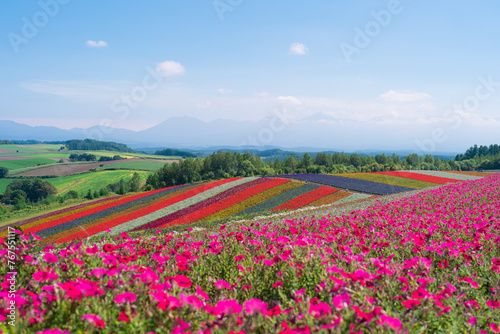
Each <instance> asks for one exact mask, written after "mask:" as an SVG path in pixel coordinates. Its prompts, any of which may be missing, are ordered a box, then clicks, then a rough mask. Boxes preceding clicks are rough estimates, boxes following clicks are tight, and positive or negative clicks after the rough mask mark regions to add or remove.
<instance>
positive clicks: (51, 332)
mask: <svg viewBox="0 0 500 334" xmlns="http://www.w3.org/2000/svg"><path fill="white" fill-rule="evenodd" d="M36 334H71V333H70V332H68V331H62V330H60V329H59V328H54V329H45V330H43V331H40V332H36Z"/></svg>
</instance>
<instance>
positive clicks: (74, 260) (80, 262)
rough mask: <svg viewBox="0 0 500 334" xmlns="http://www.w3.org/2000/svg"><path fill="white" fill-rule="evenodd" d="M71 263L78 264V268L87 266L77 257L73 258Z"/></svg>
mask: <svg viewBox="0 0 500 334" xmlns="http://www.w3.org/2000/svg"><path fill="white" fill-rule="evenodd" d="M71 261H73V263H74V264H76V265H77V266H83V265H84V264H85V263H84V262H83V261H82V260H80V259H77V258H76V257H75V258H73V259H72V260H71Z"/></svg>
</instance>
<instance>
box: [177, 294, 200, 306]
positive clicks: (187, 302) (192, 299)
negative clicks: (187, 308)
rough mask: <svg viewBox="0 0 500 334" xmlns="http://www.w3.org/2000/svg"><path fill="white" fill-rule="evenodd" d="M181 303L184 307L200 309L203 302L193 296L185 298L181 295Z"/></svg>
mask: <svg viewBox="0 0 500 334" xmlns="http://www.w3.org/2000/svg"><path fill="white" fill-rule="evenodd" d="M179 296H180V299H181V302H182V303H183V304H184V305H191V306H193V307H195V308H202V307H203V302H202V301H201V300H199V299H198V298H196V297H195V296H186V295H184V294H183V293H180V294H179Z"/></svg>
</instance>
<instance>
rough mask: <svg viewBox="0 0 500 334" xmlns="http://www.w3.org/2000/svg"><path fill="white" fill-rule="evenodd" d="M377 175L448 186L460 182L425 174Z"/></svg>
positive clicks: (395, 173)
mask: <svg viewBox="0 0 500 334" xmlns="http://www.w3.org/2000/svg"><path fill="white" fill-rule="evenodd" d="M377 174H384V175H392V176H399V177H404V178H408V179H413V180H418V181H425V182H432V183H437V184H446V183H449V182H451V183H453V182H457V181H458V180H455V179H450V178H444V177H438V176H431V175H424V174H418V173H411V172H377Z"/></svg>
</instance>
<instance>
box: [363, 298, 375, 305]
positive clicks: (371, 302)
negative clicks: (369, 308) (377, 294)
mask: <svg viewBox="0 0 500 334" xmlns="http://www.w3.org/2000/svg"><path fill="white" fill-rule="evenodd" d="M365 299H366V301H367V302H368V303H370V304H372V305H373V304H375V298H372V297H368V296H365Z"/></svg>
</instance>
